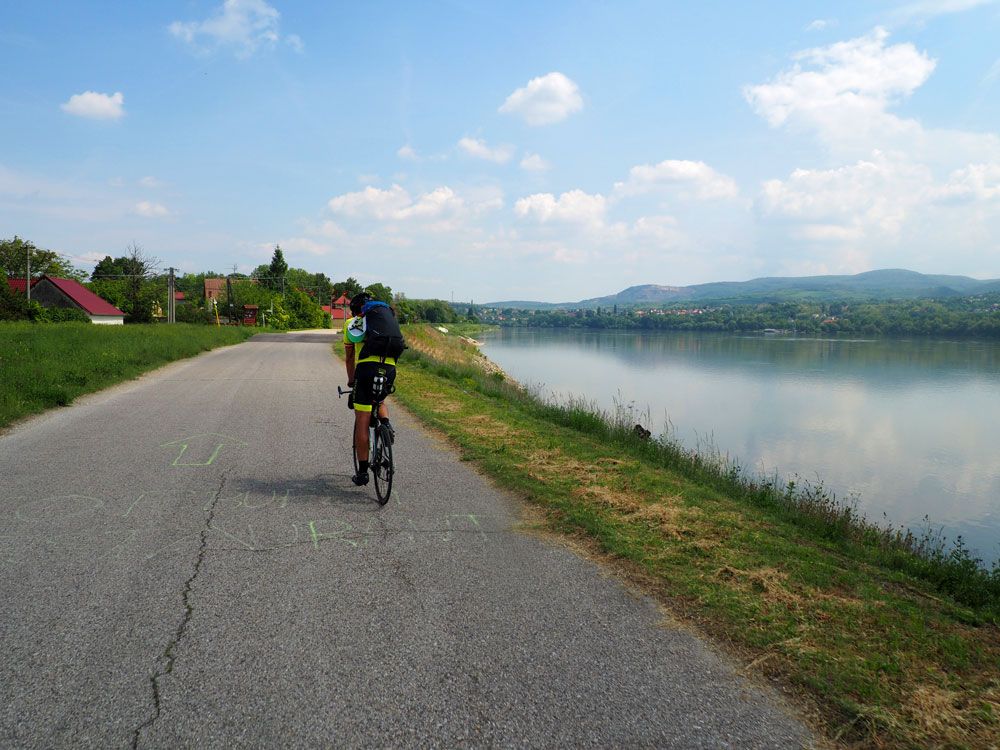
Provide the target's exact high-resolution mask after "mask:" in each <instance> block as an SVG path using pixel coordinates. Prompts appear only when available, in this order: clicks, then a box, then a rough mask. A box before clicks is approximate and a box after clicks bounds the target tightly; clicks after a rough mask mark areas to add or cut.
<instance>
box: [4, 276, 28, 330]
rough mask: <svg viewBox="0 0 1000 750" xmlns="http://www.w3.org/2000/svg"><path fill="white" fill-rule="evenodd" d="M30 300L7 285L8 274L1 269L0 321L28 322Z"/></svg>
mask: <svg viewBox="0 0 1000 750" xmlns="http://www.w3.org/2000/svg"><path fill="white" fill-rule="evenodd" d="M28 317H29V310H28V298H27V296H24V297H22V296H21V295H20V294H17V293H16V292H14V290H13V289H11V288H10V287H9V286H8V285H7V274H6V273H5V272H4V269H3V268H0V320H27V319H28Z"/></svg>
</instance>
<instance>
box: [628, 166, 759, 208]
mask: <svg viewBox="0 0 1000 750" xmlns="http://www.w3.org/2000/svg"><path fill="white" fill-rule="evenodd" d="M669 186H674V187H681V188H690V189H691V190H692V191H693V195H694V196H695V197H697V198H702V199H706V200H707V199H713V198H734V197H736V196H737V195H739V188H738V187H737V186H736V181H735V180H734V179H733V178H732V177H727V176H726V175H724V174H720V173H719V172H716V171H715V170H714V169H712V168H711V167H710V166H708V165H707V164H706V163H705V162H703V161H685V160H677V159H667V160H666V161H661V162H660V163H659V164H640V165H639V166H635V167H632V168H631V169H630V170H629V173H628V180H626V181H625V182H616V183H615V193H617V194H619V195H638V194H641V193H647V192H649V191H651V190H655V189H656V188H658V187H669Z"/></svg>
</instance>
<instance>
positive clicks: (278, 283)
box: [267, 245, 288, 289]
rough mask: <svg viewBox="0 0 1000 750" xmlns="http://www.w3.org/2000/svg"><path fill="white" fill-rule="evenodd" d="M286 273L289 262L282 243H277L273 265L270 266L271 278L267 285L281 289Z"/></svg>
mask: <svg viewBox="0 0 1000 750" xmlns="http://www.w3.org/2000/svg"><path fill="white" fill-rule="evenodd" d="M286 273H288V263H286V262H285V254H284V253H283V252H281V245H275V246H274V255H272V256H271V265H270V266H269V267H268V276H269V277H270V278H269V280H268V282H267V286H269V287H271V289H281V287H282V283H283V280H284V278H285V274H286Z"/></svg>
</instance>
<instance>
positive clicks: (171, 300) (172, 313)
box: [167, 266, 177, 323]
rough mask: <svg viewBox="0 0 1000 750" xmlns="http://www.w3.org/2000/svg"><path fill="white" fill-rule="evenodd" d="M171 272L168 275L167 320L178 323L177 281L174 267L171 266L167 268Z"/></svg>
mask: <svg viewBox="0 0 1000 750" xmlns="http://www.w3.org/2000/svg"><path fill="white" fill-rule="evenodd" d="M167 271H168V272H169V273H168V275H167V322H168V323H176V322H177V300H176V291H175V290H176V289H177V287H176V281H175V279H174V268H173V266H171V267H170V268H168V269H167Z"/></svg>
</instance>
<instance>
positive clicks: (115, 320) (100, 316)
mask: <svg viewBox="0 0 1000 750" xmlns="http://www.w3.org/2000/svg"><path fill="white" fill-rule="evenodd" d="M7 284H8V285H9V286H10V288H11V289H12V290H14V291H15V292H16V293H18V294H26V290H27V288H28V287H27V283H26V282H25V279H7ZM31 299H32V300H34V301H35V302H37V303H38V304H40V305H41V306H42V307H77V308H79V309H81V310H83V311H84V312H85V313H87V315H89V316H90V321H91V322H92V323H101V324H104V325H121V324H122V323H124V322H125V313H123V312H122V311H121V310H119V309H118V308H117V307H115V306H114V305H112V304H111V303H110V302H108V301H107V300H105V299H102V298H100V297H98V296H97V295H96V294H94V293H93V292H92V291H90V290H89V289H87V287H85V286H84V285H83V284H81V283H80V282H79V281H74V280H73V279H60V278H56V277H54V276H41V277H40V278H37V279H32V280H31Z"/></svg>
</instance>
